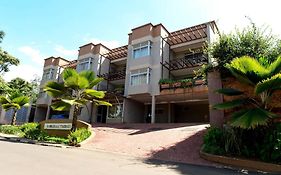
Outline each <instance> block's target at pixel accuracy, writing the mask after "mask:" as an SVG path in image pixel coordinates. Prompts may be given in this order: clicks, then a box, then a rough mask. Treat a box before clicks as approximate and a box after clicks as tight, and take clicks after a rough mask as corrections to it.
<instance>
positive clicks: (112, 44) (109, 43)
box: [83, 37, 120, 49]
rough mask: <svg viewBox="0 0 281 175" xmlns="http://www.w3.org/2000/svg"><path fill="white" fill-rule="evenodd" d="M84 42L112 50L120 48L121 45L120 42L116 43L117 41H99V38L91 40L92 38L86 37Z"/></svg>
mask: <svg viewBox="0 0 281 175" xmlns="http://www.w3.org/2000/svg"><path fill="white" fill-rule="evenodd" d="M83 41H84V42H85V43H90V42H92V43H93V44H99V43H101V44H103V45H104V46H106V47H108V48H110V49H114V48H116V47H119V46H120V43H119V42H118V41H115V40H110V41H105V40H100V39H97V38H90V37H85V38H84V39H83Z"/></svg>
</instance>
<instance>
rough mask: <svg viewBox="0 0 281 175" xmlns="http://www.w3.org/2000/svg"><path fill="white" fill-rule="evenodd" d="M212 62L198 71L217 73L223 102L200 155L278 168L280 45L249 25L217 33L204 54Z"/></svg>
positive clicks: (280, 146)
mask: <svg viewBox="0 0 281 175" xmlns="http://www.w3.org/2000/svg"><path fill="white" fill-rule="evenodd" d="M208 52H209V54H210V55H211V56H212V57H213V58H215V59H216V63H214V64H210V65H207V66H204V67H203V69H202V70H201V72H202V73H203V72H204V73H208V72H210V71H218V72H220V74H221V78H222V85H223V88H222V89H218V90H217V91H216V93H218V94H222V95H223V99H224V102H223V103H220V104H216V105H214V106H212V108H213V109H216V110H223V111H224V115H225V121H224V125H223V126H216V127H214V126H213V127H210V128H209V129H208V130H207V133H206V135H205V136H204V144H203V147H202V150H203V152H206V153H210V154H215V155H224V156H229V157H240V158H245V159H251V160H260V161H264V162H270V163H275V164H281V123H280V109H281V100H280V94H281V57H280V56H279V55H280V53H281V42H280V39H279V38H277V37H275V36H273V35H272V34H270V32H268V31H267V30H262V29H261V28H258V27H256V25H255V24H254V23H252V24H251V25H250V26H249V27H247V28H245V29H244V30H242V31H238V30H237V31H236V32H234V33H231V34H228V35H224V34H223V35H222V36H221V37H220V39H219V40H218V41H217V42H216V43H214V44H213V45H212V46H211V47H210V48H209V50H208Z"/></svg>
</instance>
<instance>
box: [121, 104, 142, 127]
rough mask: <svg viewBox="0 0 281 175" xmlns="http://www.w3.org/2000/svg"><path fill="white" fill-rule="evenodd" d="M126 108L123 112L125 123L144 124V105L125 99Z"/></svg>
mask: <svg viewBox="0 0 281 175" xmlns="http://www.w3.org/2000/svg"><path fill="white" fill-rule="evenodd" d="M123 105H125V108H124V111H123V118H124V123H143V122H144V104H142V103H140V102H137V101H134V100H131V99H124V104H123Z"/></svg>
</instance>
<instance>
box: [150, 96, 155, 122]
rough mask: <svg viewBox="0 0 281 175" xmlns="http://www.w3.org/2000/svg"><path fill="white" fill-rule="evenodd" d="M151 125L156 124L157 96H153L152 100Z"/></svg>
mask: <svg viewBox="0 0 281 175" xmlns="http://www.w3.org/2000/svg"><path fill="white" fill-rule="evenodd" d="M151 123H155V96H154V95H152V100H151Z"/></svg>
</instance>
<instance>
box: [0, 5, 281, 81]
mask: <svg viewBox="0 0 281 175" xmlns="http://www.w3.org/2000/svg"><path fill="white" fill-rule="evenodd" d="M280 7H281V1H278V0H266V1H265V0H1V3H0V19H1V20H0V30H3V31H4V32H5V33H6V36H5V38H4V40H3V42H2V43H1V44H0V47H2V48H3V49H4V50H6V51H8V52H9V53H10V54H11V55H13V56H15V57H17V58H18V59H19V60H20V65H19V66H12V67H11V68H10V71H9V72H8V73H5V74H4V79H5V80H6V81H10V80H11V79H13V78H16V77H21V78H24V79H25V80H27V81H29V80H31V79H33V78H34V76H35V75H38V76H42V73H43V63H44V58H47V57H50V56H61V57H64V58H66V59H69V60H74V59H77V56H78V55H77V54H78V49H79V47H80V46H82V45H84V44H87V43H89V42H93V43H94V44H97V43H100V42H101V43H103V44H104V45H105V46H107V47H109V48H114V47H118V46H122V45H126V44H127V42H128V33H130V32H131V29H132V28H135V27H137V26H140V25H143V24H146V23H149V22H151V23H152V24H158V23H162V24H163V25H164V26H165V27H166V28H167V29H168V30H169V31H170V32H172V31H175V30H179V29H181V28H185V27H190V26H193V25H196V24H200V23H204V22H207V21H211V20H215V21H216V22H217V25H218V28H219V30H220V32H221V33H229V32H231V31H233V30H234V29H235V28H243V27H245V26H246V25H247V24H249V20H248V19H247V18H245V16H248V17H250V18H251V19H252V21H253V22H255V23H256V24H257V25H258V26H263V27H268V28H269V29H271V30H272V33H273V34H276V35H277V36H281V30H280V28H281V23H280V20H279V18H280V17H279V16H280V14H279V10H280Z"/></svg>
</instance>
